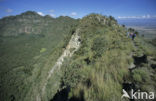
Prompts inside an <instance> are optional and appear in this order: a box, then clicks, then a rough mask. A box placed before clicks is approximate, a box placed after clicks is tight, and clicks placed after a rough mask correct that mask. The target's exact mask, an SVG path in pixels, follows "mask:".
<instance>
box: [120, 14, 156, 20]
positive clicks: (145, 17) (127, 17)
mask: <svg viewBox="0 0 156 101" xmlns="http://www.w3.org/2000/svg"><path fill="white" fill-rule="evenodd" d="M150 18H156V16H151V15H149V14H147V15H143V16H118V19H150Z"/></svg>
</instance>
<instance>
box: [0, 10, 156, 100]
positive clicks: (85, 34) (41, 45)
mask: <svg viewBox="0 0 156 101" xmlns="http://www.w3.org/2000/svg"><path fill="white" fill-rule="evenodd" d="M23 15H24V17H23ZM6 19H7V20H6ZM17 19H22V20H20V21H22V23H20V22H19V20H17ZM2 23H3V24H4V26H3V25H1V24H2ZM11 23H17V25H20V26H17V27H16V26H15V27H14V26H13V25H10V24H11ZM25 26H31V27H30V29H31V30H26V31H25V30H23V29H25ZM15 29H16V30H15ZM18 29H22V32H21V31H19V30H18ZM26 29H27V28H26ZM38 29H39V30H38ZM0 31H1V37H0V41H1V43H0V91H2V92H0V100H2V101H3V100H4V101H10V100H11V101H16V100H17V101H121V100H122V101H130V99H126V98H124V99H121V96H122V89H125V90H126V91H127V92H128V93H129V92H130V89H135V90H138V89H140V90H141V91H147V92H150V91H153V92H156V89H155V88H156V83H155V82H156V76H155V73H156V71H155V66H156V52H155V50H156V48H155V46H153V45H152V44H150V43H149V42H147V41H146V40H144V39H142V38H141V37H139V36H137V37H136V38H135V40H134V41H132V40H131V39H130V38H128V37H127V36H126V33H127V31H128V30H127V29H126V28H125V27H123V26H120V25H119V24H118V23H117V21H116V20H115V19H114V18H113V17H112V16H109V17H106V16H102V15H99V14H90V15H87V16H85V17H83V18H82V19H80V20H74V19H72V18H69V17H62V16H61V17H58V18H55V19H54V18H51V17H49V16H45V17H42V16H39V15H37V13H35V12H26V13H23V14H21V15H18V16H15V17H7V18H3V19H1V20H0ZM13 32H14V33H13ZM130 67H131V68H130ZM10 75H11V76H10ZM136 101H137V100H136Z"/></svg>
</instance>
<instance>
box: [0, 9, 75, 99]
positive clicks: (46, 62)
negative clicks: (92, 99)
mask: <svg viewBox="0 0 156 101" xmlns="http://www.w3.org/2000/svg"><path fill="white" fill-rule="evenodd" d="M0 23H1V25H0V34H1V37H0V91H1V92H0V100H1V101H10V100H16V101H34V100H35V99H36V94H37V93H38V92H40V91H39V90H40V89H39V88H41V87H43V84H44V79H45V78H47V74H48V72H49V71H50V69H51V67H52V66H53V65H54V64H55V62H56V61H57V59H58V57H59V56H60V55H61V54H62V52H63V50H64V48H65V47H66V45H67V44H68V42H69V39H70V38H71V35H72V33H73V29H74V28H75V26H76V25H77V23H78V21H77V20H75V19H72V18H69V17H63V16H62V17H59V18H55V19H54V18H51V17H49V16H45V17H42V16H40V15H38V14H37V13H35V12H30V11H28V12H25V13H23V14H21V15H17V16H12V17H6V18H2V19H1V20H0ZM15 25H16V26H15ZM25 26H29V27H31V29H33V30H30V32H29V33H27V32H25V30H22V32H20V31H19V29H24V27H25ZM54 78H55V77H54ZM55 79H56V78H55ZM40 86H41V87H40Z"/></svg>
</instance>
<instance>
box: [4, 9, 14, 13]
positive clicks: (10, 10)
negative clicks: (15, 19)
mask: <svg viewBox="0 0 156 101" xmlns="http://www.w3.org/2000/svg"><path fill="white" fill-rule="evenodd" d="M5 11H6V12H7V13H11V12H13V10H12V9H10V8H8V9H6V10H5Z"/></svg>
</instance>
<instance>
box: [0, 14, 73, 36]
mask: <svg viewBox="0 0 156 101" xmlns="http://www.w3.org/2000/svg"><path fill="white" fill-rule="evenodd" d="M74 21H75V20H74V19H73V18H70V17H63V16H62V17H59V18H56V19H55V18H52V17H50V16H48V15H47V16H40V15H39V14H37V13H36V12H33V11H27V12H24V13H22V14H20V15H17V16H9V17H5V18H2V19H0V30H1V33H0V35H1V36H16V35H19V34H42V35H43V34H49V33H52V32H54V31H55V30H61V29H59V28H65V27H68V26H67V23H68V25H72V24H73V23H74ZM54 23H55V24H54ZM65 29H66V28H65Z"/></svg>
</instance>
